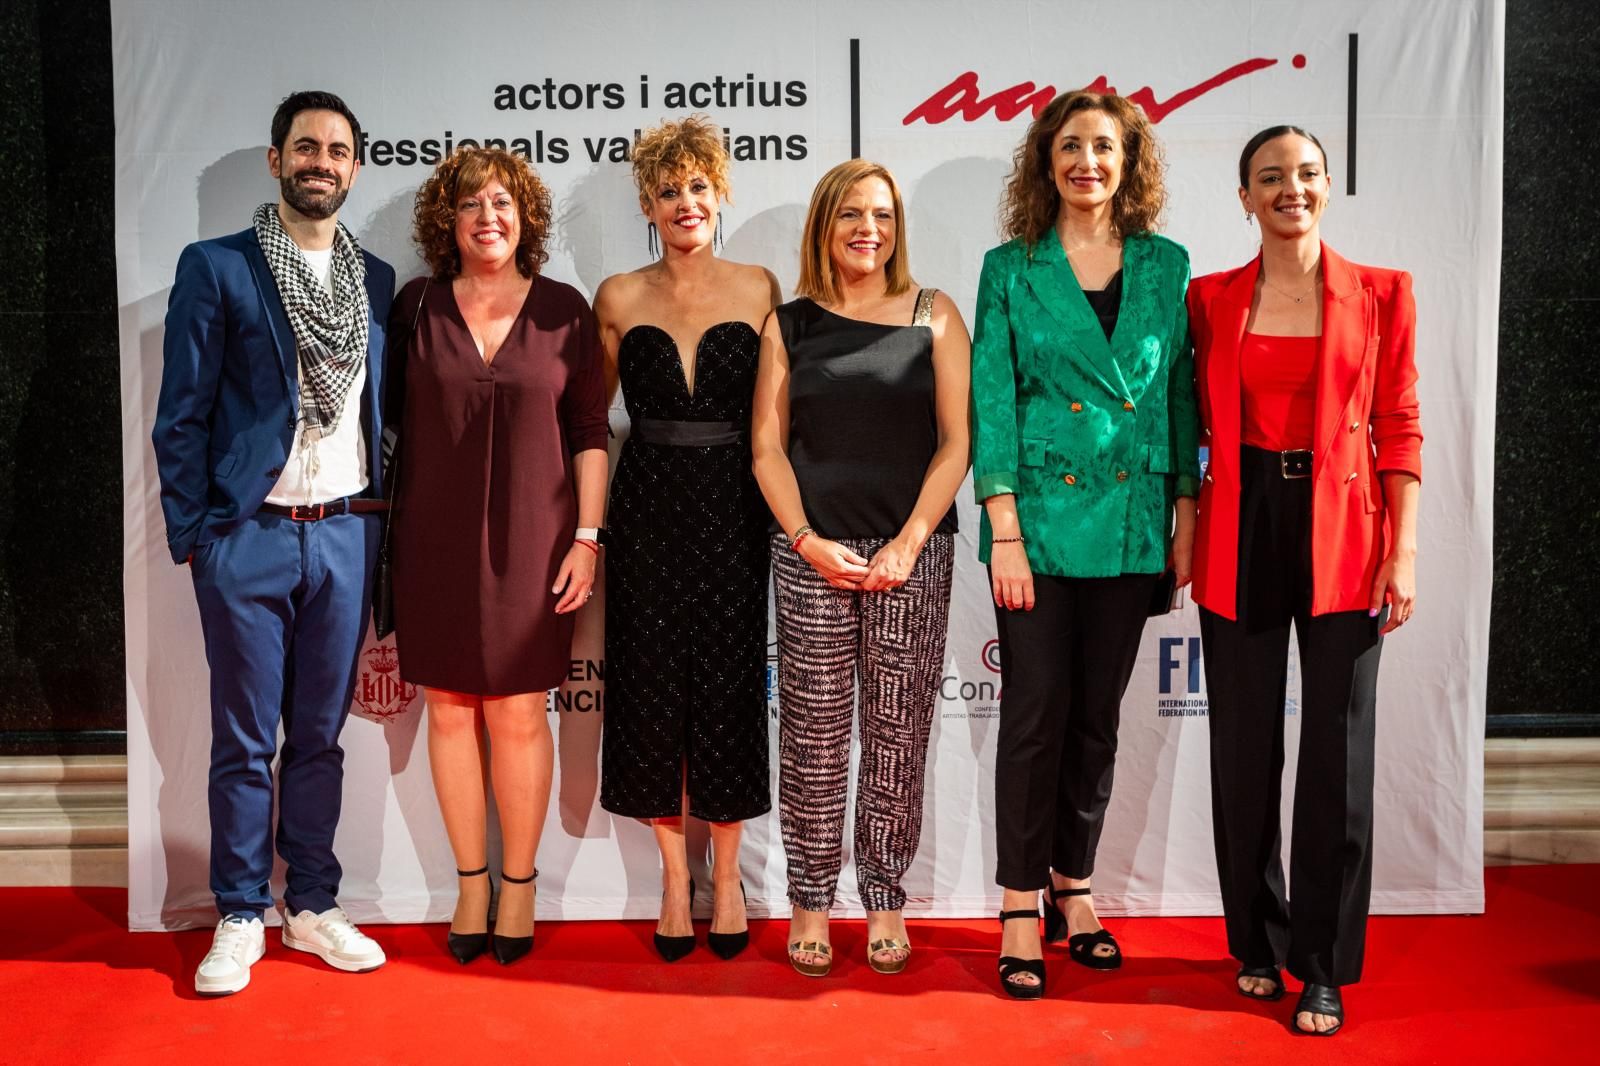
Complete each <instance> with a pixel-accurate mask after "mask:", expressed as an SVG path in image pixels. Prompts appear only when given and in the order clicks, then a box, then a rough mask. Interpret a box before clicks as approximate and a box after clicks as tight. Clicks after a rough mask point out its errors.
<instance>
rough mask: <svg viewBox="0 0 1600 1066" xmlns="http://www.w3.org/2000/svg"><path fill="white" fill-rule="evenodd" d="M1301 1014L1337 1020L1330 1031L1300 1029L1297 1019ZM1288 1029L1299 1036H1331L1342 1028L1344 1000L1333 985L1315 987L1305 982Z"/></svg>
mask: <svg viewBox="0 0 1600 1066" xmlns="http://www.w3.org/2000/svg"><path fill="white" fill-rule="evenodd" d="M1301 1014H1326V1015H1328V1016H1329V1017H1332V1018H1335V1019H1337V1021H1336V1022H1335V1024H1334V1026H1333V1028H1332V1029H1302V1028H1300V1023H1299V1021H1297V1019H1298V1018H1299V1017H1300V1015H1301ZM1289 1028H1291V1029H1293V1030H1294V1031H1295V1032H1297V1033H1299V1034H1300V1035H1301V1036H1332V1035H1333V1034H1334V1033H1337V1032H1338V1031H1339V1030H1340V1029H1343V1028H1344V999H1343V997H1341V996H1340V995H1339V989H1338V988H1337V987H1336V986H1334V985H1316V984H1312V983H1311V982H1309V981H1307V982H1306V986H1305V987H1304V988H1302V989H1301V990H1300V1002H1299V1003H1296V1004H1295V1005H1294V1017H1292V1018H1290V1019H1289Z"/></svg>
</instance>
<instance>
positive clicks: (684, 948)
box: [655, 877, 732, 962]
mask: <svg viewBox="0 0 1600 1066" xmlns="http://www.w3.org/2000/svg"><path fill="white" fill-rule="evenodd" d="M666 901H667V894H666V893H665V892H662V893H661V902H663V903H665V902H666ZM689 924H690V928H691V929H692V928H693V927H694V878H693V877H690V878H689ZM730 935H732V934H730ZM655 936H656V953H657V954H659V955H660V956H661V957H662V958H663V959H665V960H666V961H668V962H677V961H678V960H679V959H681V958H683V957H684V956H685V955H687V954H689V952H691V951H693V950H694V934H693V933H690V934H689V935H688V936H662V935H661V934H660V933H657V934H656V935H655Z"/></svg>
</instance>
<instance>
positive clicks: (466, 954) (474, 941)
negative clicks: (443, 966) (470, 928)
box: [444, 866, 494, 966]
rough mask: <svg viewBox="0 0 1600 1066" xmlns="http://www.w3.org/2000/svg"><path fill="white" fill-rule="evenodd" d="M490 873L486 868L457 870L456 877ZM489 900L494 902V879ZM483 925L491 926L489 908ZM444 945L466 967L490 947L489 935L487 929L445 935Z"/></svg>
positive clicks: (485, 909)
mask: <svg viewBox="0 0 1600 1066" xmlns="http://www.w3.org/2000/svg"><path fill="white" fill-rule="evenodd" d="M488 872H489V868H488V867H487V866H485V867H484V868H483V869H481V870H457V871H456V876H457V877H481V876H483V875H485V874H487V873H488ZM489 899H490V902H493V900H494V878H492V877H491V878H489ZM483 924H484V926H485V927H487V926H488V924H489V908H487V907H485V908H484V910H483ZM444 945H445V947H446V948H448V949H449V950H450V954H451V956H452V957H454V959H455V960H456V961H457V962H459V963H460V964H461V965H463V966H465V965H466V964H467V963H469V962H471V961H472V960H473V959H475V958H477V957H478V956H479V955H482V954H483V952H484V949H485V948H487V947H488V946H489V933H488V930H487V928H485V930H484V932H481V933H455V932H448V933H445V935H444Z"/></svg>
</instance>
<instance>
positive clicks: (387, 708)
mask: <svg viewBox="0 0 1600 1066" xmlns="http://www.w3.org/2000/svg"><path fill="white" fill-rule="evenodd" d="M366 660H367V663H366V669H364V670H362V671H361V677H360V679H359V680H357V682H356V713H357V714H359V715H360V716H361V717H363V718H366V719H369V720H371V721H374V722H388V721H392V720H394V719H396V718H398V717H400V716H401V715H403V714H405V713H406V712H407V711H409V710H411V704H412V702H413V701H414V700H415V699H416V698H417V692H418V689H417V686H416V685H411V684H407V683H406V682H405V681H404V680H403V679H402V678H401V677H400V660H399V658H398V657H397V656H396V655H395V650H394V645H393V644H379V645H377V646H376V647H374V648H372V649H371V650H370V651H368V652H367V654H366Z"/></svg>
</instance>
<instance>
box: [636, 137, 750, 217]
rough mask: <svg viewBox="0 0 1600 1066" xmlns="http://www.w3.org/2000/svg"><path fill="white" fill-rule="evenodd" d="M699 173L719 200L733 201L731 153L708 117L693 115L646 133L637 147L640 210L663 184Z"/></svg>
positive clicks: (640, 138) (637, 183) (637, 182)
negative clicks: (729, 166) (730, 167)
mask: <svg viewBox="0 0 1600 1066" xmlns="http://www.w3.org/2000/svg"><path fill="white" fill-rule="evenodd" d="M695 171H698V172H699V173H702V174H704V175H705V176H706V178H707V180H709V181H710V182H711V187H712V188H713V189H715V190H716V193H717V199H719V200H727V201H729V202H730V203H731V202H732V200H733V196H732V193H733V187H732V186H731V185H729V184H728V149H727V148H726V146H724V145H723V143H722V130H721V129H720V128H718V126H717V124H716V123H714V122H712V121H711V119H710V118H709V117H708V116H706V115H690V116H689V117H688V118H685V119H680V120H678V121H677V122H663V123H662V124H661V125H659V126H654V127H652V128H650V129H647V130H645V131H644V133H643V134H642V135H640V137H639V140H638V141H636V142H635V143H634V146H633V183H634V184H635V185H637V186H638V187H639V206H640V207H641V208H643V207H645V206H646V205H648V204H649V203H650V201H651V200H652V199H654V197H655V194H656V189H657V188H658V187H659V186H660V184H661V182H662V181H664V180H666V179H669V178H674V177H678V176H680V175H683V174H688V173H691V172H695Z"/></svg>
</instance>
